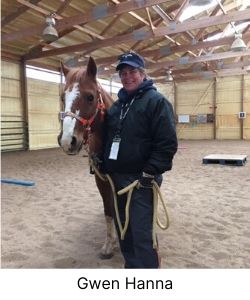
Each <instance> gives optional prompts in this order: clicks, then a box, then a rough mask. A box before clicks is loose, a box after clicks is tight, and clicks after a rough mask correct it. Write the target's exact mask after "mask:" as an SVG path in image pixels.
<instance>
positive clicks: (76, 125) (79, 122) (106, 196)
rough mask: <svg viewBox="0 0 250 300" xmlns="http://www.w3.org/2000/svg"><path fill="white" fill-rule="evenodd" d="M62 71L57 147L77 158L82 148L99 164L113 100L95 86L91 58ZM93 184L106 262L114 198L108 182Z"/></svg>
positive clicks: (112, 238) (109, 254)
mask: <svg viewBox="0 0 250 300" xmlns="http://www.w3.org/2000/svg"><path fill="white" fill-rule="evenodd" d="M62 71H63V73H64V76H65V82H66V84H65V87H64V91H63V93H62V101H63V105H64V112H61V113H60V115H61V119H62V121H63V124H62V131H61V132H60V134H59V136H58V143H59V145H60V147H61V148H62V149H63V150H64V152H65V153H67V154H77V153H79V151H80V150H81V149H82V146H83V145H85V146H86V147H87V152H88V156H89V158H90V159H91V160H94V161H95V162H98V158H99V157H100V154H101V152H102V146H103V145H102V144H103V134H104V126H103V119H104V116H105V113H106V111H107V110H108V109H109V108H110V106H111V105H112V103H113V99H112V98H111V96H110V95H109V94H108V93H107V92H106V91H105V90H104V89H103V88H102V87H101V85H100V84H99V83H98V81H97V79H96V74H97V66H96V63H95V61H94V59H93V58H92V57H90V58H89V60H88V64H87V68H86V69H85V68H68V67H66V66H65V65H63V64H62ZM95 181H96V185H97V187H98V190H99V192H100V194H101V196H102V199H103V205H104V214H105V220H106V226H107V234H106V239H105V242H104V245H103V247H102V249H101V253H100V257H101V258H103V259H107V258H111V257H112V256H113V248H114V245H115V240H116V237H115V228H114V223H113V217H112V216H113V196H112V192H111V188H110V185H109V183H108V181H103V180H101V179H100V178H99V177H98V176H97V175H96V174H95Z"/></svg>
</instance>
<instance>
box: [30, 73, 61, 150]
mask: <svg viewBox="0 0 250 300" xmlns="http://www.w3.org/2000/svg"><path fill="white" fill-rule="evenodd" d="M27 86H28V119H29V143H30V149H31V150H34V149H46V148H53V147H58V144H57V135H58V133H59V131H60V122H59V120H58V112H59V111H60V103H59V85H58V84H57V83H52V82H47V81H41V80H36V79H30V78H28V81H27Z"/></svg>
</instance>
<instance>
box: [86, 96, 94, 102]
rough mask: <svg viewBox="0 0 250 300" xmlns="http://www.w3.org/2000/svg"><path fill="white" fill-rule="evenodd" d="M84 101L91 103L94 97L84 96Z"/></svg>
mask: <svg viewBox="0 0 250 300" xmlns="http://www.w3.org/2000/svg"><path fill="white" fill-rule="evenodd" d="M86 100H87V101H88V102H92V101H93V100H94V96H93V95H88V96H86Z"/></svg>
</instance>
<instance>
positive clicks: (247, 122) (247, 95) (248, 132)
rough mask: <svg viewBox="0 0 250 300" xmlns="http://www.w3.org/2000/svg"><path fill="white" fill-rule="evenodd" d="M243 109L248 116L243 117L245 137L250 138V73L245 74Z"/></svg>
mask: <svg viewBox="0 0 250 300" xmlns="http://www.w3.org/2000/svg"><path fill="white" fill-rule="evenodd" d="M243 111H245V112H246V118H245V119H243V139H245V140H250V75H245V76H244V101H243Z"/></svg>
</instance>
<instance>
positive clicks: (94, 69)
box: [86, 56, 97, 79]
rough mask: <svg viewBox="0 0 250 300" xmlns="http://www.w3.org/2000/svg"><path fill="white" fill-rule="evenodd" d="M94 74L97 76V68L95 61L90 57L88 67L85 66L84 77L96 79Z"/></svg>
mask: <svg viewBox="0 0 250 300" xmlns="http://www.w3.org/2000/svg"><path fill="white" fill-rule="evenodd" d="M96 74H97V66H96V63H95V60H94V59H93V58H92V57H91V56H90V57H89V61H88V65H87V71H86V75H87V76H88V77H91V78H93V79H96Z"/></svg>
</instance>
